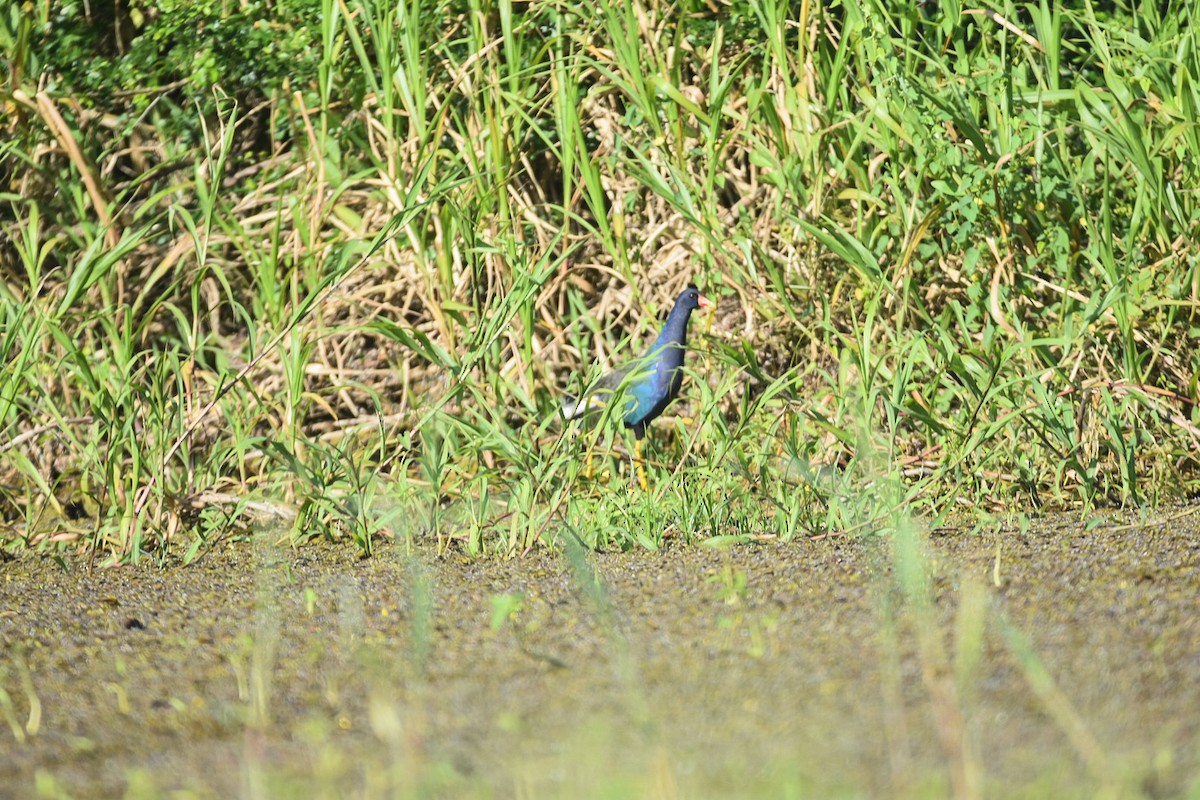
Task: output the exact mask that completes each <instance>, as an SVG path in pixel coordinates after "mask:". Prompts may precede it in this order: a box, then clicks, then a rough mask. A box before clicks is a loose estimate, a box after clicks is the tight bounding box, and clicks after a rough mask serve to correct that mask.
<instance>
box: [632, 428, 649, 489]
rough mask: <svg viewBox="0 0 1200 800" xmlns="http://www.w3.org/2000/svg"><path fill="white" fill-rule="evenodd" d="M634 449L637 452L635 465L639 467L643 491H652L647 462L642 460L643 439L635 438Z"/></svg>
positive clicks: (639, 481)
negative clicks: (647, 478)
mask: <svg viewBox="0 0 1200 800" xmlns="http://www.w3.org/2000/svg"><path fill="white" fill-rule="evenodd" d="M633 450H634V452H635V453H636V455H635V460H634V462H633V463H634V466H635V467H636V468H637V476H638V484H639V485H640V486H641V487H642V491H643V492H648V491H650V484H649V482H647V480H646V462H645V461H643V460H642V440H641V439H634V440H633Z"/></svg>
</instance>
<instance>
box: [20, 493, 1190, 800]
mask: <svg viewBox="0 0 1200 800" xmlns="http://www.w3.org/2000/svg"><path fill="white" fill-rule="evenodd" d="M1194 511H1196V512H1200V509H1195V510H1194ZM1194 511H1193V510H1192V509H1176V510H1173V511H1167V512H1163V513H1161V514H1160V515H1159V516H1158V517H1157V518H1152V519H1150V520H1149V521H1139V520H1137V519H1134V518H1132V517H1124V516H1119V515H1112V516H1110V517H1108V518H1105V519H1104V521H1103V522H1101V523H1100V524H1099V525H1096V521H1095V520H1093V521H1092V523H1091V525H1090V526H1089V525H1088V524H1085V522H1084V521H1083V520H1082V519H1081V518H1080V517H1078V516H1061V517H1049V518H1045V519H1043V520H1041V521H1040V522H1037V523H1035V524H1034V526H1033V527H1032V528H1031V529H1029V530H1027V531H1023V532H1022V531H1018V530H1004V529H992V530H985V531H983V532H982V533H978V532H977V533H968V532H966V531H957V530H939V531H932V532H929V534H928V538H927V540H926V542H927V546H928V552H929V562H928V565H929V574H930V575H931V582H930V586H931V592H932V598H933V599H932V603H931V605H929V606H923V605H922V603H921V602H920V599H919V597H920V592H919V591H917V592H916V593H915V594H914V593H913V592H912V590H913V589H914V588H919V586H920V583H919V581H913V580H909V581H908V582H907V583H905V582H903V581H901V580H899V579H898V578H897V575H898V574H900V573H899V572H898V571H897V567H896V564H897V563H898V562H896V560H895V554H894V552H893V549H892V546H891V545H890V544H889V540H888V539H887V538H886V537H865V538H852V539H849V538H847V539H842V538H830V539H823V540H820V541H807V540H805V541H794V542H790V543H780V542H766V543H761V544H750V545H736V546H730V547H723V548H712V547H705V546H701V545H699V544H695V543H693V544H684V543H679V544H675V545H672V546H670V547H668V548H666V549H664V550H663V551H661V552H657V553H650V552H645V551H635V552H629V553H599V554H596V553H590V554H587V555H586V556H585V557H583V558H580V557H571V556H569V555H568V554H566V553H561V552H549V551H540V552H535V553H532V554H528V555H526V556H524V557H520V558H501V557H494V558H488V559H470V558H467V557H465V556H459V555H443V556H438V555H437V554H436V553H434V552H433V551H432V549H431V550H428V551H421V550H418V551H417V552H415V553H412V554H408V553H406V552H405V550H404V548H403V547H402V546H401V545H387V544H384V545H381V546H380V547H379V549H378V553H377V555H376V556H375V557H373V558H371V559H362V558H360V557H359V555H358V552H357V551H356V550H353V549H351V548H349V547H343V546H338V545H321V544H313V545H307V546H305V547H303V548H301V549H299V550H290V549H287V548H280V547H276V546H273V545H271V544H269V543H267V542H265V541H259V542H257V543H249V542H242V543H232V544H228V545H224V546H223V547H222V549H220V550H219V551H216V552H210V553H208V554H206V555H204V556H203V557H202V558H201V559H200V560H199V561H198V562H197V563H195V564H193V565H190V566H186V567H185V566H169V567H166V568H160V567H158V566H154V565H142V566H140V567H136V568H121V569H95V570H92V571H89V570H88V568H87V562H86V561H85V560H82V559H74V558H66V559H65V560H62V559H55V558H52V557H50V556H47V555H39V554H22V555H19V556H18V557H17V558H16V559H15V560H9V561H5V562H0V593H2V597H3V600H2V603H0V648H2V650H0V690H3V693H0V796H9V797H31V796H36V795H38V794H40V795H41V796H62V797H81V798H82V797H87V798H99V797H157V796H164V795H168V794H172V793H175V794H174V796H177V797H203V798H208V797H213V798H226V797H239V796H240V797H323V796H328V797H335V796H336V797H380V796H387V797H437V796H447V797H502V798H503V797H520V798H540V797H572V798H574V797H614V798H620V797H684V798H691V797H711V798H726V797H833V796H877V797H942V796H948V795H950V794H951V793H952V792H954V791H956V790H957V791H959V792H960V793H961V792H964V791H966V792H968V793H969V792H976V793H977V794H979V795H980V796H986V797H1005V798H1007V797H1020V796H1024V797H1055V798H1061V797H1093V796H1096V795H1097V793H1099V792H1102V791H1108V792H1111V794H1110V796H1117V797H1142V796H1144V797H1173V796H1187V795H1189V794H1190V795H1191V796H1197V795H1198V794H1200V591H1198V590H1200V570H1198V566H1200V532H1198V529H1197V518H1198V517H1197V515H1196V514H1195V513H1194ZM901 572H902V571H901ZM922 620H925V621H926V622H925V623H923V622H922ZM923 634H924V635H923ZM4 693H6V696H5V694H4Z"/></svg>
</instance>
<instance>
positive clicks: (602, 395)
mask: <svg viewBox="0 0 1200 800" xmlns="http://www.w3.org/2000/svg"><path fill="white" fill-rule="evenodd" d="M652 369H653V364H652V362H650V361H648V360H647V359H638V360H637V361H634V362H632V363H629V364H626V365H625V366H623V367H621V368H620V369H617V370H613V371H612V372H610V373H608V374H607V375H604V376H602V377H601V378H600V380H598V381H596V383H595V384H594V385H593V386H592V387H591V388H590V389H588V390H587V391H586V392H584V393H583V396H582V398H574V397H569V396H568V397H567V398H566V399H565V400H563V404H562V415H563V419H578V418H579V417H583V416H587V415H588V414H590V413H591V412H593V411H599V410H600V409H602V408H604V406H605V404H606V403H608V401H609V400H610V399H611V398H612V396H613V394H614V393H615V392H618V391H622V392H624V393H634V392H635V390H636V388H637V385H638V383H639V382H640V381H642V380H644V378H645V376H646V375H647V374H648V372H649V371H650V370H652Z"/></svg>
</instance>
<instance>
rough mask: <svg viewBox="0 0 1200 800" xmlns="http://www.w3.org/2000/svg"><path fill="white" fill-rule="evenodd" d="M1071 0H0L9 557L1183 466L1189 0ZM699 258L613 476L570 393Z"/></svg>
mask: <svg viewBox="0 0 1200 800" xmlns="http://www.w3.org/2000/svg"><path fill="white" fill-rule="evenodd" d="M1069 5H1070V6H1071V7H1070V8H1064V7H1062V6H1063V4H1057V3H1049V2H1045V0H1043V2H1041V3H1040V4H1037V3H1030V4H1020V5H1016V4H1013V3H1008V2H997V3H994V4H991V5H990V6H989V7H987V8H983V7H972V8H966V7H964V6H962V5H961V4H959V3H957V2H941V3H938V2H930V3H918V4H914V3H899V2H887V1H886V0H875V1H874V2H872V0H861V1H860V0H850V2H835V3H827V4H821V3H817V4H813V3H809V2H806V1H803V2H795V3H779V2H774V0H731V2H711V1H705V0H681V2H676V3H658V2H634V3H628V4H626V3H615V4H608V3H600V4H596V5H595V6H594V8H593V9H590V10H588V11H586V12H585V11H583V10H582V7H581V6H579V5H578V4H574V3H556V2H540V0H535V1H534V2H529V3H512V2H510V0H498V2H489V1H488V0H469V1H468V2H462V1H461V0H440V1H438V2H421V1H420V0H411V2H410V1H409V0H400V2H398V3H396V4H382V3H375V2H374V0H336V1H335V0H319V2H314V1H313V0H276V1H275V2H271V1H270V0H250V2H244V3H237V4H229V3H218V2H215V1H214V0H205V2H199V3H190V2H179V1H178V0H155V1H154V2H149V0H145V1H144V2H134V3H131V4H127V5H126V4H111V5H110V4H104V3H100V4H97V3H91V4H71V3H52V2H50V0H28V1H27V2H24V3H22V4H20V7H18V6H17V5H16V4H14V5H13V6H11V7H10V8H9V9H8V10H7V11H6V12H4V13H3V16H2V18H0V47H2V56H3V77H4V82H3V87H2V88H0V103H2V104H3V107H4V109H5V114H4V116H3V122H2V123H0V124H3V126H4V129H5V130H4V137H3V142H2V143H0V179H2V181H3V184H2V186H0V191H2V192H3V196H2V201H3V202H2V204H0V275H2V276H3V281H0V292H2V294H3V298H2V302H0V318H2V326H0V362H2V364H3V367H2V369H0V513H2V514H3V526H4V527H3V530H4V539H5V540H6V541H7V542H9V543H10V544H19V543H32V542H43V543H50V542H68V543H70V542H77V543H78V544H81V545H83V546H85V547H90V548H95V551H96V552H99V553H105V554H111V555H112V556H113V557H115V558H131V557H132V558H136V557H138V555H139V554H143V553H151V554H157V555H162V554H165V553H167V552H169V551H170V550H172V549H175V550H177V551H178V552H180V553H182V554H185V555H189V554H194V553H196V552H198V551H199V550H200V549H202V548H204V547H205V546H207V545H208V544H210V543H212V542H214V541H216V540H218V539H220V538H222V537H225V536H229V535H237V534H238V533H239V532H241V531H243V530H245V529H246V527H247V526H250V525H275V526H280V527H281V528H282V529H284V530H290V531H291V532H292V535H293V536H294V537H295V538H296V539H297V540H299V539H303V538H306V537H311V536H316V535H325V536H351V537H353V538H354V540H355V541H356V542H357V543H358V544H359V545H360V546H361V547H362V548H363V549H364V550H365V551H369V550H370V549H371V547H372V543H373V542H375V541H378V539H379V537H380V536H397V537H400V538H411V537H424V536H429V537H434V536H436V537H437V540H438V541H439V543H446V542H450V541H461V542H462V544H463V545H464V546H466V547H468V548H470V549H471V550H473V551H475V550H479V549H523V548H526V547H529V546H533V545H535V544H537V543H539V542H545V541H549V540H552V539H554V538H556V537H561V536H564V535H568V532H574V534H575V535H577V536H579V537H580V538H582V539H583V540H584V541H585V542H586V543H587V544H589V545H592V546H628V545H630V544H634V543H641V544H643V545H645V546H650V547H653V546H656V545H658V544H659V543H661V541H662V539H663V537H664V536H669V535H674V534H678V535H683V536H725V535H736V536H760V535H771V534H777V535H780V536H783V537H789V536H794V535H801V534H804V533H837V532H849V531H868V530H872V529H874V528H875V527H876V526H877V524H878V521H879V520H882V519H885V518H887V517H888V516H889V514H890V513H891V512H892V510H894V509H897V508H904V509H906V512H907V511H910V510H923V511H926V512H930V513H935V514H936V513H942V512H945V511H947V510H949V509H953V508H956V507H959V506H969V507H971V508H974V509H978V510H979V511H981V512H988V511H989V510H994V509H996V508H1010V507H1016V508H1021V507H1023V508H1026V509H1033V508H1036V507H1038V506H1042V505H1043V504H1047V503H1052V504H1073V503H1083V504H1085V505H1086V504H1095V503H1153V502H1157V501H1159V500H1160V499H1162V498H1164V497H1168V496H1179V495H1180V494H1186V493H1188V492H1190V491H1191V487H1192V486H1193V485H1194V481H1195V474H1196V469H1195V468H1196V454H1195V451H1196V443H1197V440H1198V438H1200V430H1198V429H1197V427H1196V425H1197V424H1198V422H1200V420H1198V418H1197V413H1196V409H1195V405H1194V402H1193V399H1194V397H1195V396H1196V391H1197V386H1196V376H1197V372H1198V367H1200V358H1198V356H1197V348H1196V347H1195V341H1196V339H1197V337H1198V335H1200V327H1198V326H1197V325H1196V324H1195V321H1194V318H1195V313H1196V308H1197V300H1198V295H1200V274H1198V272H1197V268H1196V255H1197V250H1196V245H1195V240H1196V224H1197V217H1198V211H1200V197H1198V196H1197V192H1196V188H1197V185H1198V182H1197V171H1198V170H1200V166H1198V164H1200V162H1198V161H1197V159H1196V153H1197V152H1200V126H1198V125H1197V113H1198V109H1200V89H1198V86H1197V79H1198V78H1200V56H1198V53H1197V44H1198V42H1197V34H1196V33H1195V30H1196V25H1195V22H1196V20H1194V19H1193V16H1194V11H1193V4H1191V3H1188V2H1182V1H1181V0H1164V2H1157V3H1145V4H1138V5H1132V6H1131V5H1127V4H1125V3H1119V2H1118V3H1088V2H1084V3H1075V4H1069ZM114 9H115V10H114ZM689 282H691V283H694V284H696V285H698V286H699V287H700V288H701V289H702V290H704V291H705V292H706V293H707V294H708V295H709V296H710V297H712V298H713V299H714V300H715V301H717V302H718V309H717V312H716V314H715V315H714V316H713V317H711V318H709V319H707V320H705V319H700V318H697V319H696V320H694V321H693V336H692V343H693V345H694V346H695V348H696V349H697V350H698V355H694V356H693V357H692V358H691V360H690V362H689V363H690V371H691V375H692V379H691V380H690V382H689V384H688V385H687V386H686V388H685V390H684V395H685V398H687V400H688V403H684V404H682V405H676V406H675V407H674V410H675V411H680V412H681V413H682V411H683V410H686V411H687V412H688V413H689V414H690V416H691V417H692V419H691V420H688V419H685V418H683V417H682V416H680V417H678V418H675V417H671V416H668V417H666V418H664V419H663V420H660V421H659V422H658V423H657V425H656V426H655V427H656V430H655V434H654V439H655V442H654V443H653V446H652V447H651V448H649V453H651V454H652V457H654V458H655V459H656V460H657V462H658V463H657V464H655V465H654V469H653V470H652V475H653V479H652V486H651V490H650V493H649V494H648V495H643V494H642V493H641V492H640V491H637V490H636V487H631V485H630V482H629V480H628V477H629V474H630V469H629V464H628V460H627V458H626V457H624V453H625V445H624V441H625V440H624V438H623V436H622V434H621V433H620V432H619V431H614V430H612V426H611V425H610V426H601V427H600V428H599V429H596V430H591V431H584V432H583V433H582V435H576V433H577V431H576V429H575V428H574V427H573V426H568V429H567V431H566V432H564V431H563V429H562V426H561V424H560V422H559V421H558V420H557V419H556V418H555V416H556V415H555V409H556V407H557V396H558V394H559V393H560V392H561V391H563V390H564V389H567V388H570V387H574V388H576V389H578V388H579V387H580V386H582V385H583V384H584V383H585V382H586V380H587V377H588V376H589V375H590V376H592V377H594V376H595V375H596V374H597V373H598V372H599V370H601V369H602V368H604V367H609V366H612V365H613V364H614V363H616V362H619V361H620V360H621V358H622V355H623V354H626V353H627V352H629V351H630V350H631V348H636V347H640V346H641V344H640V343H641V342H644V341H645V340H646V338H647V336H648V335H651V333H652V330H653V329H654V327H655V326H656V325H657V320H658V319H660V318H661V317H662V315H663V314H664V313H665V311H666V309H667V308H668V307H669V304H670V302H671V299H672V298H673V297H674V295H675V293H676V292H677V291H678V290H679V289H680V288H681V287H683V286H684V285H686V284H687V283H689ZM589 370H590V372H589ZM592 457H594V459H593V458H592ZM593 460H594V461H595V470H594V472H595V475H591V474H590V469H589V462H591V461H593Z"/></svg>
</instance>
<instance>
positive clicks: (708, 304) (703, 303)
mask: <svg viewBox="0 0 1200 800" xmlns="http://www.w3.org/2000/svg"><path fill="white" fill-rule="evenodd" d="M696 304H697V305H698V306H699V307H700V308H712V306H713V301H712V300H709V299H708V298H707V297H705V296H704V295H700V297H699V298H697V299H696Z"/></svg>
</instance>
